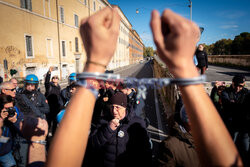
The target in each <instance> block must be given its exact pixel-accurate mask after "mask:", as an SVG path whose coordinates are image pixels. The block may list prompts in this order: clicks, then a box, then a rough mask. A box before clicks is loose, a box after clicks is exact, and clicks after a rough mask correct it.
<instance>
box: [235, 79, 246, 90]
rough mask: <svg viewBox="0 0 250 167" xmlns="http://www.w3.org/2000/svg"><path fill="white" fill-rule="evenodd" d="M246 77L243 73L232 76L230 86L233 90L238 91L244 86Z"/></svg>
mask: <svg viewBox="0 0 250 167" xmlns="http://www.w3.org/2000/svg"><path fill="white" fill-rule="evenodd" d="M245 82H246V78H245V76H243V75H236V76H234V77H233V80H232V86H233V88H234V90H235V92H240V91H241V90H242V89H243V87H244V86H245Z"/></svg>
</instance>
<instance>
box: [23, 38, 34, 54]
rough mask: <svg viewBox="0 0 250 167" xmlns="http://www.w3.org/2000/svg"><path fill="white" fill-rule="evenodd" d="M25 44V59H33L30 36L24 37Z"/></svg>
mask: <svg viewBox="0 0 250 167" xmlns="http://www.w3.org/2000/svg"><path fill="white" fill-rule="evenodd" d="M25 42H26V55H27V57H29V58H30V57H33V47H32V36H30V35H26V36H25Z"/></svg>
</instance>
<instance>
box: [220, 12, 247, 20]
mask: <svg viewBox="0 0 250 167" xmlns="http://www.w3.org/2000/svg"><path fill="white" fill-rule="evenodd" d="M246 14H247V13H246V12H244V11H237V10H235V11H233V10H232V11H229V10H226V11H222V12H218V14H217V15H218V16H219V17H223V18H227V19H230V20H234V19H238V18H241V17H243V16H245V15H246Z"/></svg>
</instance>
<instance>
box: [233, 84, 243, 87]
mask: <svg viewBox="0 0 250 167" xmlns="http://www.w3.org/2000/svg"><path fill="white" fill-rule="evenodd" d="M235 87H240V88H243V87H244V85H238V84H236V85H235Z"/></svg>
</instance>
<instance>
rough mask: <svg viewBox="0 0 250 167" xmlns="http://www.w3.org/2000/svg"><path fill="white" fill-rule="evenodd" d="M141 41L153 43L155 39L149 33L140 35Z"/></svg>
mask: <svg viewBox="0 0 250 167" xmlns="http://www.w3.org/2000/svg"><path fill="white" fill-rule="evenodd" d="M140 37H141V39H142V40H143V41H144V42H146V41H153V37H152V35H151V34H149V33H143V34H141V35H140Z"/></svg>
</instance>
